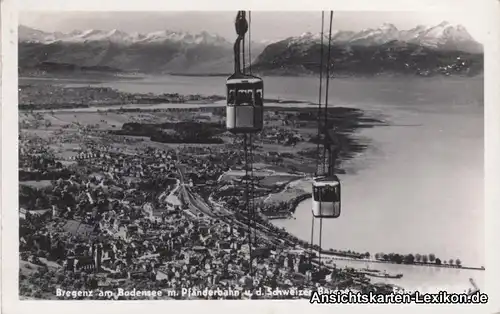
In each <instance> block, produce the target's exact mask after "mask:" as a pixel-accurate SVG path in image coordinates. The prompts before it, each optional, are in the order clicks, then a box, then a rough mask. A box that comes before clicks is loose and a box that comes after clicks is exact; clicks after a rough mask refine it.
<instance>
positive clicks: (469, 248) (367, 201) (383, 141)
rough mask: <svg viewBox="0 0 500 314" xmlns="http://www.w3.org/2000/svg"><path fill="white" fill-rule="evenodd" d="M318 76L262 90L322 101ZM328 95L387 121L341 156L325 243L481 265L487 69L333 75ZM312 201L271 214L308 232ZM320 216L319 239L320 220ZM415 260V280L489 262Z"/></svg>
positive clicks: (123, 85) (207, 85) (194, 85)
mask: <svg viewBox="0 0 500 314" xmlns="http://www.w3.org/2000/svg"><path fill="white" fill-rule="evenodd" d="M318 83H319V80H318V79H314V78H298V77H285V78H283V77H267V78H264V84H265V92H266V95H265V97H266V98H280V99H283V100H285V99H286V100H303V101H311V102H313V101H314V102H316V101H317V99H318ZM224 84H225V78H223V77H180V76H164V77H148V78H145V79H143V80H133V81H132V80H131V81H123V80H121V81H117V82H106V83H103V84H101V85H102V86H109V87H113V88H116V89H119V90H122V91H127V92H140V93H148V92H151V93H179V94H202V95H213V94H217V95H224V93H225V85H224ZM329 99H330V104H331V105H333V106H346V107H353V108H360V109H363V110H366V112H367V113H368V114H371V115H377V116H378V117H382V118H383V119H384V120H386V121H388V123H389V126H379V127H374V128H371V129H362V130H359V131H358V132H357V133H356V136H357V137H358V138H360V139H365V140H368V141H369V142H368V143H369V147H368V149H367V150H366V151H365V152H364V153H363V154H360V155H358V156H357V157H356V158H354V159H352V160H350V161H347V162H345V163H344V168H345V169H346V174H345V175H340V176H339V177H340V179H341V181H342V184H343V188H342V193H343V195H342V197H343V199H342V214H341V216H340V218H338V219H331V220H327V219H324V220H323V240H322V244H323V245H322V246H323V248H330V247H332V248H336V249H345V250H355V251H360V252H365V251H369V252H371V253H372V254H375V253H377V252H384V253H390V252H395V253H413V254H415V253H420V254H430V253H434V254H435V255H436V256H437V257H439V258H441V259H443V260H448V259H456V258H459V259H460V260H461V261H462V264H464V265H471V266H481V265H484V259H485V257H484V256H485V254H484V250H485V247H484V202H483V190H484V187H483V177H484V176H483V152H484V148H483V137H484V134H483V133H484V132H483V128H484V119H483V112H484V108H483V78H482V77H477V78H450V77H446V78H401V77H398V78H388V77H380V78H370V79H333V80H331V81H330V94H329ZM310 208H311V204H310V200H306V201H304V202H302V203H301V204H300V205H299V207H298V209H297V210H296V212H295V218H296V219H290V220H274V221H273V222H274V223H275V224H276V225H278V226H281V227H285V228H286V229H287V230H288V231H289V232H291V233H292V234H295V235H296V236H298V237H300V238H302V239H305V240H309V239H310V232H311V229H310V228H311V209H310ZM315 226H316V233H317V234H316V236H315V239H316V240H315V242H316V243H317V239H318V236H319V235H318V233H319V230H318V229H319V228H318V226H319V223H316V224H315ZM392 266H393V267H406V268H407V269H408V266H400V265H392ZM392 266H391V267H392ZM412 268H415V269H417V270H415V271H412V272H411V273H412V274H413V275H409V278H410V279H409V280H413V281H418V278H421V276H425V277H426V278H428V279H429V280H435V278H443V280H444V281H445V282H450V280H451V279H450V278H451V277H453V278H455V281H457V282H460V283H461V282H464V281H465V283H464V284H465V285H466V286H467V285H468V282H467V280H468V277H471V276H472V275H471V274H473V276H474V278H475V279H476V281H477V282H478V284H479V285H481V284H482V283H483V278H482V277H483V276H482V275H483V274H484V272H479V271H473V272H472V273H471V272H470V271H463V270H454V269H439V270H429V269H428V268H426V269H425V270H422V268H418V267H412ZM429 272H431V273H429ZM405 278H408V276H407V275H406V272H405ZM411 278H413V279H411ZM445 278H448V279H445ZM436 280H437V279H436ZM436 284H438V283H436ZM452 284H454V283H452Z"/></svg>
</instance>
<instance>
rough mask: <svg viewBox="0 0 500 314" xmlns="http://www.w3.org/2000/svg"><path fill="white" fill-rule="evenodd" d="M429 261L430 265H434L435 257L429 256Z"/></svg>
mask: <svg viewBox="0 0 500 314" xmlns="http://www.w3.org/2000/svg"><path fill="white" fill-rule="evenodd" d="M429 261H430V262H431V263H434V262H435V261H436V255H434V254H433V253H431V254H429Z"/></svg>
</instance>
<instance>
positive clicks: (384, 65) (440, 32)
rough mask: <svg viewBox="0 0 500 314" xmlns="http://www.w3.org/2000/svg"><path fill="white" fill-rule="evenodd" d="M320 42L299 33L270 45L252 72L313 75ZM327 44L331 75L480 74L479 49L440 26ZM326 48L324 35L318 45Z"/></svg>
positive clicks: (459, 32)
mask: <svg viewBox="0 0 500 314" xmlns="http://www.w3.org/2000/svg"><path fill="white" fill-rule="evenodd" d="M321 39H322V38H321V35H320V34H313V33H304V34H301V35H300V36H296V37H290V38H287V39H284V40H282V41H278V42H275V43H273V44H270V45H268V46H267V47H266V48H265V49H264V51H263V52H262V53H261V54H260V55H259V57H258V58H257V59H256V61H255V62H254V64H253V65H252V69H253V70H254V71H257V72H259V73H262V74H266V75H301V74H317V73H318V72H319V68H320V60H321V50H322V49H321V45H320V42H321ZM332 42H333V46H332V47H331V60H332V63H333V64H334V69H335V73H336V75H377V74H381V73H400V74H409V75H423V76H429V75H437V74H442V75H451V74H459V75H475V74H478V73H481V72H482V69H483V55H482V54H481V53H480V52H481V51H482V46H481V45H480V44H479V43H477V42H476V41H475V40H474V39H473V38H472V37H471V36H470V34H469V33H468V32H467V30H466V29H465V28H464V27H463V26H461V25H457V26H453V25H451V24H449V23H446V22H443V23H440V24H439V25H436V26H433V27H425V26H417V27H415V28H413V29H410V30H398V29H397V28H396V27H395V26H394V25H392V24H383V25H382V26H381V27H378V28H373V29H364V30H361V31H359V32H346V31H338V30H337V31H335V32H333V33H332ZM327 43H328V36H327V35H326V34H324V37H323V45H327ZM326 54H327V52H326V51H325V49H323V56H324V57H326ZM323 60H324V59H323Z"/></svg>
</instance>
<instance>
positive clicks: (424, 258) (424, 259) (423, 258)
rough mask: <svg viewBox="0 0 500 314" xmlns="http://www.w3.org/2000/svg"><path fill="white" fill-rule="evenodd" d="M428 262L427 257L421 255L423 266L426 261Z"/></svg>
mask: <svg viewBox="0 0 500 314" xmlns="http://www.w3.org/2000/svg"><path fill="white" fill-rule="evenodd" d="M428 260H429V258H428V257H427V255H423V256H422V262H423V263H424V264H427V261H428Z"/></svg>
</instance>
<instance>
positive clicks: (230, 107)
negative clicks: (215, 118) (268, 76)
mask: <svg viewBox="0 0 500 314" xmlns="http://www.w3.org/2000/svg"><path fill="white" fill-rule="evenodd" d="M226 86H227V108H226V128H227V130H228V131H230V132H232V133H237V134H238V133H258V132H260V131H262V128H263V125H264V106H263V99H264V83H263V81H262V79H261V78H259V77H257V76H254V75H244V74H241V73H235V74H233V75H231V76H230V77H229V78H228V79H227V82H226Z"/></svg>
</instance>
